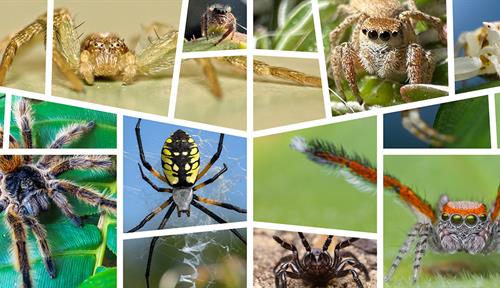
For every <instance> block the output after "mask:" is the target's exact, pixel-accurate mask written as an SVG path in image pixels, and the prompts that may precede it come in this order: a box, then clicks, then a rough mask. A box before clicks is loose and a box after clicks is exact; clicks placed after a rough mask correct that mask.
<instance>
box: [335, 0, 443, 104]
mask: <svg viewBox="0 0 500 288" xmlns="http://www.w3.org/2000/svg"><path fill="white" fill-rule="evenodd" d="M407 3H408V4H407V7H405V6H403V5H402V4H401V3H400V1H399V0H351V1H350V4H349V5H340V6H339V8H338V11H339V12H340V13H341V14H344V13H346V14H348V16H347V17H346V18H345V19H344V20H343V21H342V23H340V24H339V26H338V27H337V28H335V29H334V30H333V31H332V32H330V45H331V56H330V64H331V67H332V73H333V79H334V81H335V86H336V87H337V89H338V91H339V94H340V96H341V97H342V98H343V99H344V100H345V99H346V98H345V95H344V91H343V90H342V85H341V80H342V76H344V77H345V79H346V80H347V82H348V84H349V87H350V88H351V90H352V92H353V94H354V96H355V97H356V99H357V100H358V102H359V103H363V99H362V98H361V96H360V92H359V89H358V86H357V83H356V68H357V67H359V66H361V67H362V68H363V69H364V70H365V71H366V72H368V73H369V74H372V75H377V76H378V77H380V78H383V79H390V80H394V81H397V82H402V81H405V80H406V79H408V81H409V83H410V84H423V83H430V82H431V78H432V74H433V72H434V68H435V60H434V58H433V56H432V55H431V53H430V52H429V51H426V50H425V49H424V48H423V47H422V46H421V45H420V44H419V43H417V35H416V33H415V20H421V21H425V22H426V23H428V24H429V25H430V26H432V27H433V28H435V29H436V30H437V31H438V34H439V37H440V39H441V41H446V32H445V29H444V23H443V22H442V21H441V19H439V18H437V17H434V16H431V15H428V14H425V13H423V12H421V11H419V10H417V8H416V4H415V1H414V0H408V2H407ZM351 26H354V27H353V32H352V36H351V40H350V41H348V42H344V43H341V44H338V42H339V40H340V39H341V38H342V36H343V34H344V32H345V31H346V30H347V29H348V28H350V27H351ZM402 96H403V98H406V99H404V100H405V101H407V102H409V101H411V100H410V99H408V98H407V97H404V95H402Z"/></svg>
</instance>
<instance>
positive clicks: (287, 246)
mask: <svg viewBox="0 0 500 288" xmlns="http://www.w3.org/2000/svg"><path fill="white" fill-rule="evenodd" d="M302 236H304V235H302ZM273 239H274V241H276V242H278V244H280V245H281V247H283V248H285V249H286V250H290V251H292V253H293V257H294V258H297V259H298V258H299V252H298V251H297V247H295V245H293V244H291V243H288V242H286V241H284V240H283V239H281V238H280V237H279V236H278V235H273ZM304 246H305V245H304ZM307 246H309V244H307ZM306 249H307V248H306ZM309 249H311V247H309ZM308 251H309V250H308Z"/></svg>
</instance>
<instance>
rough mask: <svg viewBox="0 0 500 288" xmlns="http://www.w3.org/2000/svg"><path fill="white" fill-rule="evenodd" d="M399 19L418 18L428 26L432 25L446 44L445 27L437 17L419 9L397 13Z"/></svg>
mask: <svg viewBox="0 0 500 288" xmlns="http://www.w3.org/2000/svg"><path fill="white" fill-rule="evenodd" d="M399 19H401V20H403V21H404V20H407V19H408V20H412V19H413V20H418V21H424V22H426V23H427V24H429V25H430V26H432V27H433V28H434V29H436V31H437V32H438V36H439V39H440V40H441V41H442V42H443V43H444V44H446V38H447V35H446V29H444V27H445V25H444V23H443V22H442V21H441V19H439V18H438V17H434V16H431V15H429V14H426V13H424V12H422V11H420V10H413V9H412V10H407V11H404V12H402V13H401V14H399Z"/></svg>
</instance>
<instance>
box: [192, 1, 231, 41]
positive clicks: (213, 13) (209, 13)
mask: <svg viewBox="0 0 500 288" xmlns="http://www.w3.org/2000/svg"><path fill="white" fill-rule="evenodd" d="M231 10H232V9H231V6H229V5H221V4H213V5H210V6H209V7H208V8H207V10H206V11H205V13H203V15H202V16H201V35H202V36H203V37H206V38H207V40H208V36H209V35H212V34H217V35H219V34H222V36H221V38H220V39H219V40H218V41H217V42H216V43H215V45H217V44H219V43H220V42H222V41H223V40H224V39H226V38H227V37H229V35H231V39H232V37H233V36H234V33H235V32H236V28H237V27H236V26H237V22H236V17H234V15H233V13H232V12H231Z"/></svg>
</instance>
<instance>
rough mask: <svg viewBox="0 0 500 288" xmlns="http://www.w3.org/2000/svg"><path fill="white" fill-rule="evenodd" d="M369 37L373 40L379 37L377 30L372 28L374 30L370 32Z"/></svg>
mask: <svg viewBox="0 0 500 288" xmlns="http://www.w3.org/2000/svg"><path fill="white" fill-rule="evenodd" d="M368 38H370V39H371V40H375V39H377V38H378V33H377V31H375V30H372V31H370V32H368Z"/></svg>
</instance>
